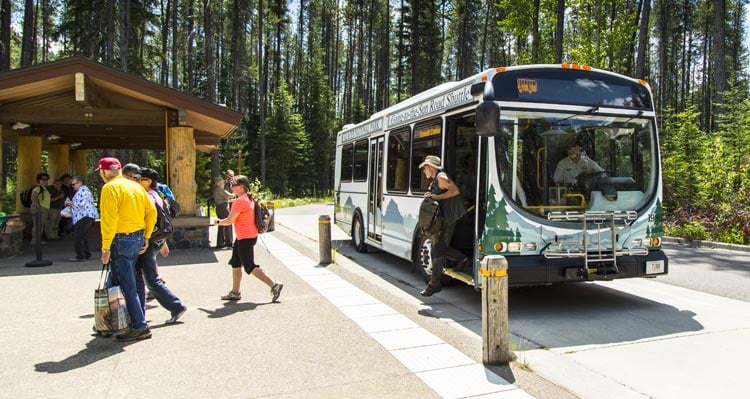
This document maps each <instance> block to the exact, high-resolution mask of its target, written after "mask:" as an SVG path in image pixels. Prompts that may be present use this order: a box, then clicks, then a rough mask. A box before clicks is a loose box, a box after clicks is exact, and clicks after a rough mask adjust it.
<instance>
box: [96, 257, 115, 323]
mask: <svg viewBox="0 0 750 399" xmlns="http://www.w3.org/2000/svg"><path fill="white" fill-rule="evenodd" d="M105 271H106V273H105ZM108 275H109V268H108V267H107V265H102V273H101V274H100V275H99V285H98V286H97V288H96V289H95V290H94V331H96V332H98V333H102V334H106V333H108V332H111V331H112V324H111V323H110V321H109V314H110V312H109V294H108V293H107V288H106V287H105V284H106V283H105V282H106V281H107V277H108Z"/></svg>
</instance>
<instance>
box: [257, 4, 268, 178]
mask: <svg viewBox="0 0 750 399" xmlns="http://www.w3.org/2000/svg"><path fill="white" fill-rule="evenodd" d="M264 12H265V9H264V8H263V0H258V106H259V112H258V114H259V120H258V125H259V126H258V128H259V130H260V182H261V183H262V184H263V185H265V184H266V123H265V119H266V96H265V93H266V77H265V76H264V73H263V72H264V66H265V62H264V58H265V54H264V53H263V49H264V40H263V39H264V35H263V29H264V28H263V13H264Z"/></svg>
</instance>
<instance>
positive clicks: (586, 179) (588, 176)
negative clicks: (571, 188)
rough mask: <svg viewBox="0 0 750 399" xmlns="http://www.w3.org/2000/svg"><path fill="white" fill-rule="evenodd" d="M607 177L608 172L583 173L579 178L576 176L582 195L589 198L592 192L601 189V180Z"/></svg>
mask: <svg viewBox="0 0 750 399" xmlns="http://www.w3.org/2000/svg"><path fill="white" fill-rule="evenodd" d="M606 175H607V171H606V170H597V171H592V172H589V171H585V172H581V173H580V174H579V175H578V176H576V181H577V182H578V190H579V191H580V192H581V194H583V195H584V196H585V197H586V198H588V197H589V196H590V195H591V191H593V190H594V189H598V188H599V178H600V177H604V176H606Z"/></svg>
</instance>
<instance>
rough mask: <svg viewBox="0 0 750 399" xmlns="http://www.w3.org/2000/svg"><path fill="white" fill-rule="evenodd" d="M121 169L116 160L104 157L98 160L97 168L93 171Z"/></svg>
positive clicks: (118, 161)
mask: <svg viewBox="0 0 750 399" xmlns="http://www.w3.org/2000/svg"><path fill="white" fill-rule="evenodd" d="M120 168H122V165H120V160H119V159H117V158H111V157H105V158H102V159H100V160H99V166H98V167H97V168H96V169H94V170H117V169H120Z"/></svg>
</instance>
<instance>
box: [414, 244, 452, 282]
mask: <svg viewBox="0 0 750 399" xmlns="http://www.w3.org/2000/svg"><path fill="white" fill-rule="evenodd" d="M414 253H415V256H414V267H415V268H416V269H418V270H419V274H421V275H422V278H423V279H424V281H425V282H426V283H429V282H430V279H431V278H432V240H430V238H429V237H427V236H424V235H421V234H420V235H418V236H417V247H416V248H415V251H414ZM452 280H453V279H451V278H450V277H449V276H446V275H443V278H442V284H443V285H448V284H450V283H451V281H452Z"/></svg>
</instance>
